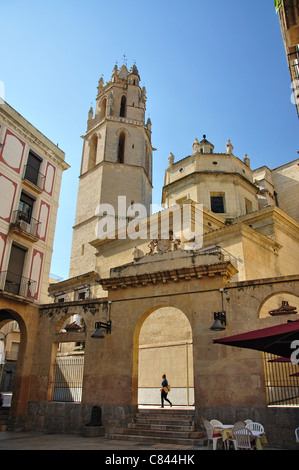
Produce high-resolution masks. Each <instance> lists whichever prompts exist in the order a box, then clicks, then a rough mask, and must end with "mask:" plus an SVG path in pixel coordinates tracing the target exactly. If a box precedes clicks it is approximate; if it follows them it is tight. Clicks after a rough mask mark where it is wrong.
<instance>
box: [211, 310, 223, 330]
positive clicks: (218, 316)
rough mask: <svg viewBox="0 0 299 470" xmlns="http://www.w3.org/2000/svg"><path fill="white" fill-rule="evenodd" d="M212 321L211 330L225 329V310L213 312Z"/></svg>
mask: <svg viewBox="0 0 299 470" xmlns="http://www.w3.org/2000/svg"><path fill="white" fill-rule="evenodd" d="M214 320H215V321H214V323H213V325H212V326H211V328H210V329H211V330H213V331H222V330H225V329H226V313H225V312H214Z"/></svg>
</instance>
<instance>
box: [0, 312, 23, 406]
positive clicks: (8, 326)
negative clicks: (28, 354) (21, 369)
mask: <svg viewBox="0 0 299 470" xmlns="http://www.w3.org/2000/svg"><path fill="white" fill-rule="evenodd" d="M24 336H25V333H24V326H23V321H22V320H21V317H20V316H19V315H18V314H17V312H15V311H13V310H10V309H2V310H0V391H1V393H2V394H3V395H4V403H3V406H5V407H10V405H11V400H12V395H13V391H14V383H15V375H16V371H17V365H18V358H19V353H20V349H21V347H22V346H24V339H25V338H24Z"/></svg>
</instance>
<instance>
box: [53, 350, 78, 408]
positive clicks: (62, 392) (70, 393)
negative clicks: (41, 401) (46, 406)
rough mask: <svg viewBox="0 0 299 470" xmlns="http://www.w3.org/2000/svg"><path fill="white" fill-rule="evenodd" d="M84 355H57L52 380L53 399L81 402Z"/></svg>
mask: <svg viewBox="0 0 299 470" xmlns="http://www.w3.org/2000/svg"><path fill="white" fill-rule="evenodd" d="M83 368H84V355H80V356H66V357H57V359H56V363H55V372H54V382H53V395H52V400H53V401H59V402H81V399H82V385H83Z"/></svg>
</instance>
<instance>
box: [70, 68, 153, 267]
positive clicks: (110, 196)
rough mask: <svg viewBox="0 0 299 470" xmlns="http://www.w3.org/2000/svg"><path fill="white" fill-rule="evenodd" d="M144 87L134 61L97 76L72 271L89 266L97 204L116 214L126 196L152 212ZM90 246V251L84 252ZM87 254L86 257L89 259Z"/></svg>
mask: <svg viewBox="0 0 299 470" xmlns="http://www.w3.org/2000/svg"><path fill="white" fill-rule="evenodd" d="M146 100H147V98H146V89H145V87H141V85H140V75H139V71H138V69H137V66H136V65H135V64H134V65H133V66H132V67H131V69H130V70H128V69H127V66H126V65H125V64H123V65H122V66H121V67H120V68H118V66H117V65H115V67H114V69H113V71H112V76H111V79H110V80H109V81H108V82H107V83H106V84H105V83H104V80H103V77H101V78H100V79H99V81H98V86H97V96H96V104H95V109H93V108H92V107H91V108H90V110H89V112H88V120H87V130H86V133H85V135H83V136H82V138H83V151H82V161H81V171H80V176H79V188H78V196H77V208H76V218H75V224H74V227H73V242H72V253H71V265H70V275H72V276H73V275H77V274H80V273H81V272H83V271H82V269H84V270H85V271H84V272H88V271H90V270H91V269H93V266H94V259H93V257H92V256H91V252H94V250H93V249H90V250H88V249H87V250H85V251H84V258H85V262H84V265H85V266H84V268H83V266H82V258H81V256H82V255H81V253H82V244H84V245H85V247H88V244H89V242H91V241H92V240H94V239H95V214H96V209H97V207H98V206H99V205H101V204H109V205H110V206H112V207H113V208H114V211H113V214H112V215H113V216H114V217H116V218H117V217H118V207H119V206H118V198H119V196H122V197H124V196H125V200H126V210H127V209H128V207H129V206H130V205H131V202H132V201H134V202H135V203H136V204H142V205H143V206H144V207H145V208H146V210H147V213H148V214H150V205H151V202H152V152H153V147H152V143H151V121H150V119H148V120H147V122H145V110H146ZM89 251H90V256H89V255H88V252H89ZM87 258H89V259H88V260H87Z"/></svg>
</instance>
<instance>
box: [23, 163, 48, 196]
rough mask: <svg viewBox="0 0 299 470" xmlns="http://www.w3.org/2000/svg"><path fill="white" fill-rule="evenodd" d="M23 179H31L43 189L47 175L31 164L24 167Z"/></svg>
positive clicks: (31, 181)
mask: <svg viewBox="0 0 299 470" xmlns="http://www.w3.org/2000/svg"><path fill="white" fill-rule="evenodd" d="M23 179H24V180H27V181H30V183H33V184H34V185H35V186H37V187H38V188H39V189H41V190H43V188H44V181H45V175H43V174H42V173H40V171H39V170H37V169H36V168H34V167H33V166H31V165H29V164H27V165H25V167H24V176H23Z"/></svg>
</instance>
